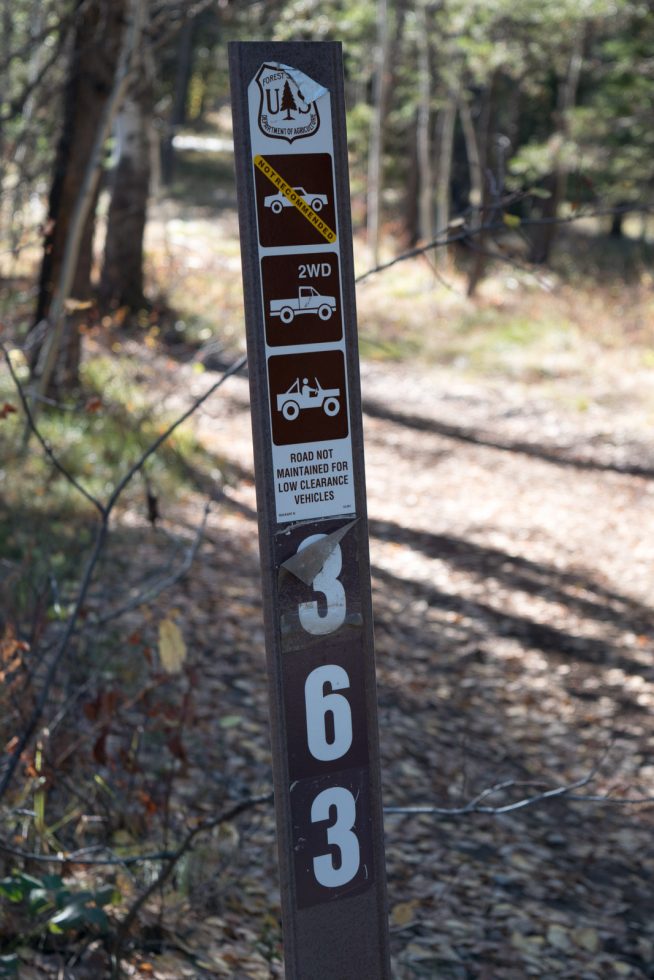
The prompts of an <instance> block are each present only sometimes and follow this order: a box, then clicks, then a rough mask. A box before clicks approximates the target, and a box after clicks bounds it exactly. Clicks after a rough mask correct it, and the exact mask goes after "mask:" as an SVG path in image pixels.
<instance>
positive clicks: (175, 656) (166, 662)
mask: <svg viewBox="0 0 654 980" xmlns="http://www.w3.org/2000/svg"><path fill="white" fill-rule="evenodd" d="M159 658H160V660H161V666H162V667H163V669H164V670H165V671H166V673H167V674H179V672H180V671H181V669H182V665H183V663H184V661H185V660H186V643H185V642H184V637H183V636H182V631H181V630H180V628H179V626H178V625H177V623H175V622H174V621H173V620H172V619H169V618H168V617H166V619H162V620H161V622H160V623H159Z"/></svg>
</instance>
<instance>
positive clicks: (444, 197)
mask: <svg viewBox="0 0 654 980" xmlns="http://www.w3.org/2000/svg"><path fill="white" fill-rule="evenodd" d="M455 123H456V96H455V95H454V94H453V93H450V95H449V97H448V101H447V104H446V105H445V106H444V107H443V108H442V109H441V111H440V113H439V124H438V134H439V145H438V182H437V184H436V235H437V239H438V240H439V241H442V240H444V239H446V238H447V228H448V225H449V222H450V197H451V186H450V185H451V183H452V155H453V153H454V125H455ZM436 254H437V256H438V257H439V261H441V260H444V259H445V257H446V255H447V249H446V248H440V249H438V250H437V253H436Z"/></svg>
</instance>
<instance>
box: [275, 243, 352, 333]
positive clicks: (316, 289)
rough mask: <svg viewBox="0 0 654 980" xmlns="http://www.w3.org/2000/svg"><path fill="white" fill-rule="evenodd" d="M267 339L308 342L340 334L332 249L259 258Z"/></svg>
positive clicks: (335, 261)
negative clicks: (330, 250) (329, 250)
mask: <svg viewBox="0 0 654 980" xmlns="http://www.w3.org/2000/svg"><path fill="white" fill-rule="evenodd" d="M261 279H262V283H263V312H264V317H265V321H266V341H267V343H268V345H269V346H270V347H289V346H303V347H304V346H306V345H307V344H326V343H330V342H334V341H338V340H340V339H341V338H342V336H343V323H342V319H341V295H340V291H341V290H340V273H339V264H338V254H337V253H336V252H312V251H306V252H302V253H301V254H299V255H298V254H295V253H293V254H291V255H266V256H264V257H263V258H262V260H261Z"/></svg>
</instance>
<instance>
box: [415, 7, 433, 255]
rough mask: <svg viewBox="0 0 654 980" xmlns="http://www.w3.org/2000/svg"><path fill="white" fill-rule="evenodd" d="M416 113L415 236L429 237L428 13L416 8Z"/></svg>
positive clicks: (430, 202) (431, 217) (422, 8)
mask: <svg viewBox="0 0 654 980" xmlns="http://www.w3.org/2000/svg"><path fill="white" fill-rule="evenodd" d="M418 17H419V20H418V115H417V119H416V144H417V151H418V238H421V239H423V241H431V239H432V238H433V237H434V222H433V207H432V192H433V176H432V165H431V157H432V152H431V125H430V124H431V116H432V113H431V73H430V70H429V69H430V65H429V60H430V59H429V53H430V52H429V36H428V31H427V13H426V11H425V8H424V7H422V6H421V7H420V8H419V10H418Z"/></svg>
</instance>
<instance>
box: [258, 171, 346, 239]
mask: <svg viewBox="0 0 654 980" xmlns="http://www.w3.org/2000/svg"><path fill="white" fill-rule="evenodd" d="M265 160H266V163H269V164H270V167H271V168H272V169H273V170H274V173H275V174H279V175H280V176H281V177H282V178H283V179H284V181H285V182H286V183H287V184H288V185H289V186H290V187H292V188H293V190H294V191H295V192H296V193H297V195H298V198H299V201H298V203H299V204H302V202H304V203H306V204H308V205H309V207H310V208H311V211H312V212H313V213H314V214H317V215H318V216H319V217H320V218H321V220H322V221H324V223H325V225H326V226H327V227H328V228H330V229H332V230H333V231H336V211H335V206H334V178H333V174H332V159H331V157H330V156H329V154H328V153H297V154H293V155H291V154H266V156H265ZM254 179H255V186H256V197H257V218H258V223H259V241H260V243H261V245H263V246H279V245H324V244H325V241H326V239H325V235H324V233H323V232H322V231H321V230H320V228H319V227H315V226H314V225H313V224H312V223H311V221H310V220H308V218H307V217H306V215H305V214H303V213H302V211H301V210H300V209H299V208H298V207H296V206H295V205H294V204H292V203H291V201H290V200H289V198H288V197H287V196H286V195H285V194H283V193H282V191H281V190H279V189H278V187H277V186H276V185H275V183H274V182H273V181H271V179H270V177H268V176H267V175H266V174H265V173H264V172H263V170H260V169H259V168H257V170H256V172H255V175H254Z"/></svg>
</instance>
